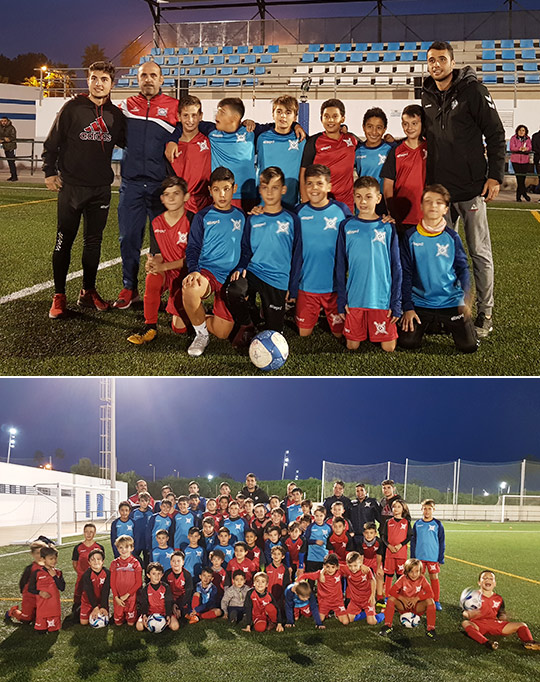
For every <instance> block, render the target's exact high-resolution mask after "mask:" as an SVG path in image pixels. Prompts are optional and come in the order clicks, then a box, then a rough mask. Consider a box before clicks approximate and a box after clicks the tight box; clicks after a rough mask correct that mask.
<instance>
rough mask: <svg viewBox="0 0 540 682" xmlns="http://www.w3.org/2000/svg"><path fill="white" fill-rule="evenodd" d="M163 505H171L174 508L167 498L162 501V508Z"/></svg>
mask: <svg viewBox="0 0 540 682" xmlns="http://www.w3.org/2000/svg"><path fill="white" fill-rule="evenodd" d="M163 505H165V506H167V505H170V506H171V507H172V506H173V503H172V502H171V501H170V500H168V499H167V498H165V499H164V500H161V507H163ZM161 507H160V509H161Z"/></svg>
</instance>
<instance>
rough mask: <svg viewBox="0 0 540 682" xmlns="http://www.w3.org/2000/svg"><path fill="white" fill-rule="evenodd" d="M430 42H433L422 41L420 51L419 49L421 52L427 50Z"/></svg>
mask: <svg viewBox="0 0 540 682" xmlns="http://www.w3.org/2000/svg"><path fill="white" fill-rule="evenodd" d="M432 42H433V41H432V40H427V41H426V40H423V41H422V42H421V43H420V49H421V50H429V48H430V45H431V43H432Z"/></svg>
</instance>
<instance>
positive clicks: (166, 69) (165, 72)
mask: <svg viewBox="0 0 540 682" xmlns="http://www.w3.org/2000/svg"><path fill="white" fill-rule="evenodd" d="M161 75H162V76H168V75H169V69H168V68H167V67H163V68H162V69H161Z"/></svg>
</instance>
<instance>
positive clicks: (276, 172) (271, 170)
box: [246, 166, 285, 480]
mask: <svg viewBox="0 0 540 682" xmlns="http://www.w3.org/2000/svg"><path fill="white" fill-rule="evenodd" d="M273 178H278V179H279V181H280V182H281V184H282V185H284V184H285V174H284V173H283V171H282V170H281V168H278V167H277V166H268V168H265V169H264V170H263V172H262V173H261V174H260V176H259V184H262V183H263V182H265V183H268V182H270V180H272V179H273ZM250 476H252V477H253V478H254V479H255V480H257V477H256V476H255V474H248V475H247V476H246V478H248V477H250Z"/></svg>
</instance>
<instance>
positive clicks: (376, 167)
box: [43, 42, 505, 357]
mask: <svg viewBox="0 0 540 682" xmlns="http://www.w3.org/2000/svg"><path fill="white" fill-rule="evenodd" d="M427 69H428V72H429V76H428V77H427V78H426V79H425V81H424V85H423V90H422V106H420V105H417V104H411V105H408V106H406V107H405V108H404V109H403V111H402V114H401V124H402V128H403V138H402V139H398V140H395V139H394V138H393V137H392V136H389V135H388V134H387V124H388V120H387V114H386V113H385V112H384V111H383V110H382V109H381V108H380V107H370V108H368V109H367V111H366V112H365V113H364V115H363V126H362V127H363V131H350V130H349V129H348V127H347V119H346V109H345V104H344V103H343V102H342V101H341V100H339V99H328V100H326V101H325V102H324V103H323V104H322V106H321V108H320V122H321V125H322V129H323V130H322V132H318V133H316V134H313V135H311V136H309V137H306V133H305V131H304V130H303V128H302V127H301V126H300V125H299V124H298V122H297V121H298V113H299V105H298V102H297V100H296V98H294V97H292V96H290V95H282V96H279V97H277V98H275V99H274V100H273V102H272V110H271V111H269V112H268V114H269V118H270V115H271V116H272V119H273V122H272V123H269V124H260V123H255V122H254V121H251V120H247V119H245V108H244V104H243V102H242V100H241V99H239V98H235V97H226V98H225V99H222V100H221V101H220V102H219V103H218V106H217V111H216V115H215V122H208V121H205V120H203V111H202V103H201V101H200V100H199V99H198V98H197V97H195V96H192V95H188V96H186V97H183V98H181V99H180V101H178V100H176V99H174V98H172V97H170V96H168V95H165V94H163V93H162V91H161V86H162V84H163V76H162V74H161V68H160V66H159V65H158V64H156V63H155V62H153V61H145V62H143V63H142V64H141V65H140V67H139V69H138V83H139V88H140V92H139V93H138V94H137V95H134V96H131V97H129V98H128V99H126V100H125V101H122V102H119V103H118V104H119V106H118V107H117V106H115V105H114V104H113V103H112V102H111V100H110V93H111V89H112V87H113V85H114V75H115V74H114V67H113V66H112V65H111V64H109V63H107V62H96V63H94V64H92V66H91V67H90V68H89V72H88V94H87V95H78V96H77V97H75V98H74V99H72V100H70V101H69V102H68V103H67V104H65V105H64V107H63V108H62V109H61V111H60V112H59V114H58V116H57V118H56V120H55V123H54V125H53V127H52V129H51V131H50V133H49V135H48V137H47V140H46V141H45V143H44V151H43V169H44V172H45V180H46V185H47V187H48V188H49V189H50V190H53V191H58V227H57V236H56V242H55V246H54V251H53V274H54V287H55V294H54V298H53V302H52V306H51V308H50V311H49V317H51V318H54V319H63V318H67V317H69V309H68V305H67V300H66V278H67V275H68V270H69V266H70V257H71V249H72V245H73V242H74V240H75V237H76V235H77V232H78V229H79V223H80V220H81V218H84V242H83V256H82V264H83V282H82V289H81V291H80V294H79V298H78V301H77V303H78V305H79V306H80V307H82V308H90V309H93V310H97V311H103V312H105V311H107V310H108V309H109V308H110V307H114V308H116V309H119V310H129V309H130V308H131V306H132V304H133V303H135V302H137V301H139V300H140V298H141V297H142V298H143V301H144V321H145V325H144V327H142V328H140V329H139V330H137V331H136V332H135V333H133V334H130V335H129V337H127V341H128V342H130V343H132V344H135V345H139V346H140V345H143V344H147V343H150V342H152V341H153V340H154V339H155V338H156V336H157V334H158V313H159V310H160V305H161V300H162V296H163V294H164V293H166V292H168V299H167V303H166V310H167V312H168V313H169V314H170V316H171V327H172V330H173V332H175V333H177V334H185V333H190V334H191V333H194V338H193V341H192V343H191V345H190V346H189V347H188V350H187V352H188V354H189V355H190V356H192V357H197V356H200V355H202V354H203V353H204V351H205V349H206V347H207V346H208V344H209V341H210V338H211V336H212V335H214V336H215V337H217V338H220V339H230V341H231V343H232V345H233V346H234V347H235V348H244V347H248V346H249V345H250V343H251V341H252V339H253V338H254V337H255V336H256V335H257V334H258V332H259V331H261V330H273V331H276V332H283V329H284V324H285V319H286V315H288V314H289V315H291V316H293V320H294V326H295V327H296V328H297V331H298V334H299V335H300V336H301V337H305V336H309V335H310V334H311V333H312V332H313V330H314V328H315V327H316V326H317V325H318V324H319V318H320V315H321V311H322V312H323V314H324V315H325V317H326V322H327V325H328V328H329V332H330V333H331V334H333V335H334V336H335V337H336V339H342V340H343V342H344V345H345V346H346V348H347V349H348V350H351V351H352V350H356V349H358V348H359V346H360V343H361V342H363V341H365V340H366V339H369V340H370V341H371V342H373V343H376V344H380V346H381V348H382V350H384V351H387V352H391V351H394V350H395V349H396V347H397V346H399V347H401V348H402V349H418V348H420V347H421V345H422V339H423V335H424V334H425V333H426V332H428V333H429V332H430V331H432V332H433V331H435V332H436V331H437V330H438V331H439V332H440V330H441V329H443V330H444V331H446V332H447V333H449V334H451V335H452V338H453V341H454V344H455V347H456V348H457V349H458V350H459V351H461V352H464V353H472V352H474V351H476V349H477V347H478V343H479V340H480V339H482V338H485V337H486V336H487V335H488V334H489V333H490V332H491V330H492V328H493V323H492V319H493V318H492V313H493V304H494V301H493V282H494V269H493V257H492V251H491V242H490V235H489V225H488V221H487V211H486V202H489V201H490V200H492V199H493V198H495V197H496V196H497V194H498V192H499V188H500V185H501V183H502V181H503V177H504V166H505V133H504V128H503V125H502V123H501V120H500V118H499V115H498V113H497V110H496V108H495V105H494V103H493V100H492V98H491V96H490V95H489V92H488V90H487V89H486V88H485V86H484V85H482V84H481V83H480V82H479V81H478V79H477V77H476V74H475V72H474V70H473V69H472V68H471V67H468V66H466V67H464V68H456V65H455V60H454V53H453V49H452V46H451V45H450V44H449V43H446V42H435V43H433V44H432V45H431V47H430V49H429V50H428V52H427ZM351 105H352V103H351V104H350V105H348V106H351ZM355 133H358V134H355ZM115 145H116V146H119V147H121V148H123V150H124V151H123V160H122V170H121V174H122V181H121V186H120V200H119V206H118V223H119V234H120V255H121V260H122V279H123V281H122V286H121V287H120V286H119V293H118V296H117V298H116V300H115V301H113V302H108V301H105V300H103V298H102V297H101V296H100V295H99V293H98V291H97V288H96V286H97V285H96V278H97V273H98V266H99V262H100V249H101V241H102V235H103V231H104V229H105V227H106V224H107V218H108V212H109V206H110V201H111V184H112V182H113V180H114V174H113V170H112V168H111V158H112V153H113V149H114V147H115ZM458 219H460V220H461V223H462V227H463V233H464V236H465V241H466V245H467V249H468V255H469V257H470V259H471V262H472V271H473V276H474V289H475V291H476V301H474V300H473V298H474V297H473V295H472V281H471V276H470V273H469V265H468V259H467V253H466V252H465V248H464V245H463V243H462V241H461V239H460V237H459V235H458V233H457V232H456V231H455V230H454V229H453V228H454V226H455V225H456V222H457V220H458ZM147 220H150V222H151V229H150V249H149V253H148V255H147V256H146V260H145V262H144V269H145V275H146V276H145V282H144V294H143V295H142V296H141V294H142V292H141V293H139V261H140V257H141V248H142V246H143V242H144V238H145V231H146V222H147ZM119 284H120V283H119ZM212 296H213V307H211V306H210V301H207V299H209V298H210V297H212ZM126 315H129V313H126ZM291 324H292V320H291ZM132 326H134V325H132Z"/></svg>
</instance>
